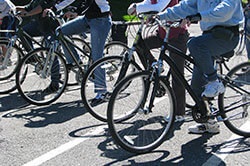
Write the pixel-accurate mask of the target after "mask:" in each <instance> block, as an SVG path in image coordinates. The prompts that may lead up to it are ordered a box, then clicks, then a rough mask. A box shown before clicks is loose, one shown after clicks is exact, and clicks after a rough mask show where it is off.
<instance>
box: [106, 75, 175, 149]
mask: <svg viewBox="0 0 250 166" xmlns="http://www.w3.org/2000/svg"><path fill="white" fill-rule="evenodd" d="M151 76H152V74H151V73H150V72H147V71H142V72H138V73H135V74H132V75H129V76H128V77H126V78H125V79H124V80H122V81H121V82H120V83H119V84H118V85H117V86H116V88H115V89H114V91H113V94H112V95H111V98H110V101H109V106H108V112H107V117H108V126H109V129H110V133H111V136H112V137H113V138H114V140H115V142H116V143H117V144H118V145H120V146H121V147H122V148H124V149H125V150H127V151H129V152H132V153H146V152H149V151H152V150H153V149H155V148H157V147H158V146H160V145H161V144H162V143H163V141H165V140H166V139H167V135H168V134H169V133H170V131H171V127H172V124H173V120H174V116H175V113H174V110H175V97H174V92H173V90H172V89H171V88H170V86H169V84H168V83H167V82H165V81H164V80H163V78H160V82H159V83H160V85H161V89H159V90H161V93H158V94H160V95H157V94H156V97H155V98H154V101H153V107H152V108H151V109H150V108H149V104H150V100H151V99H152V98H151V97H152V95H153V94H154V93H153V87H154V84H155V81H154V80H152V81H150V78H151Z"/></svg>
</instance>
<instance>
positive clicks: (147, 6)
mask: <svg viewBox="0 0 250 166" xmlns="http://www.w3.org/2000/svg"><path fill="white" fill-rule="evenodd" d="M170 1H171V0H157V3H156V4H151V0H144V1H142V2H139V3H136V12H137V13H143V12H150V11H158V12H161V11H162V10H163V9H165V8H166V7H167V5H168V4H169V3H170Z"/></svg>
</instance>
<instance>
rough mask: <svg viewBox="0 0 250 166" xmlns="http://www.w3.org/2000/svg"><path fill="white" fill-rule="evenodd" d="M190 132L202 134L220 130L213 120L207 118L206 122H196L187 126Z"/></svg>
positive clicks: (214, 132) (215, 132)
mask: <svg viewBox="0 0 250 166" xmlns="http://www.w3.org/2000/svg"><path fill="white" fill-rule="evenodd" d="M188 131H189V132H190V133H194V134H202V133H211V134H218V133H219V132H220V126H219V124H218V123H217V122H216V121H215V120H211V119H210V120H208V122H207V123H202V124H197V125H194V126H190V127H189V128H188Z"/></svg>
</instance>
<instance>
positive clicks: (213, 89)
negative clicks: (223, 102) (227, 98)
mask: <svg viewBox="0 0 250 166" xmlns="http://www.w3.org/2000/svg"><path fill="white" fill-rule="evenodd" d="M224 92H225V87H224V85H223V84H222V82H221V81H219V80H218V79H217V80H215V81H211V82H209V83H208V84H207V85H206V86H205V90H204V91H203V93H202V94H201V96H202V97H208V98H212V97H215V96H218V95H219V94H222V93H224Z"/></svg>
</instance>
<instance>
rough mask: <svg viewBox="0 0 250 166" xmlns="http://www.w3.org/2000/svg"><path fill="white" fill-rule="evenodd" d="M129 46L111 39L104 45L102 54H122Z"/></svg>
mask: <svg viewBox="0 0 250 166" xmlns="http://www.w3.org/2000/svg"><path fill="white" fill-rule="evenodd" d="M128 50H129V47H128V46H127V45H126V44H124V43H122V42H119V41H112V42H109V43H107V44H106V45H105V48H104V56H110V55H120V56H123V55H124V54H125V53H126V52H128Z"/></svg>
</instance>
